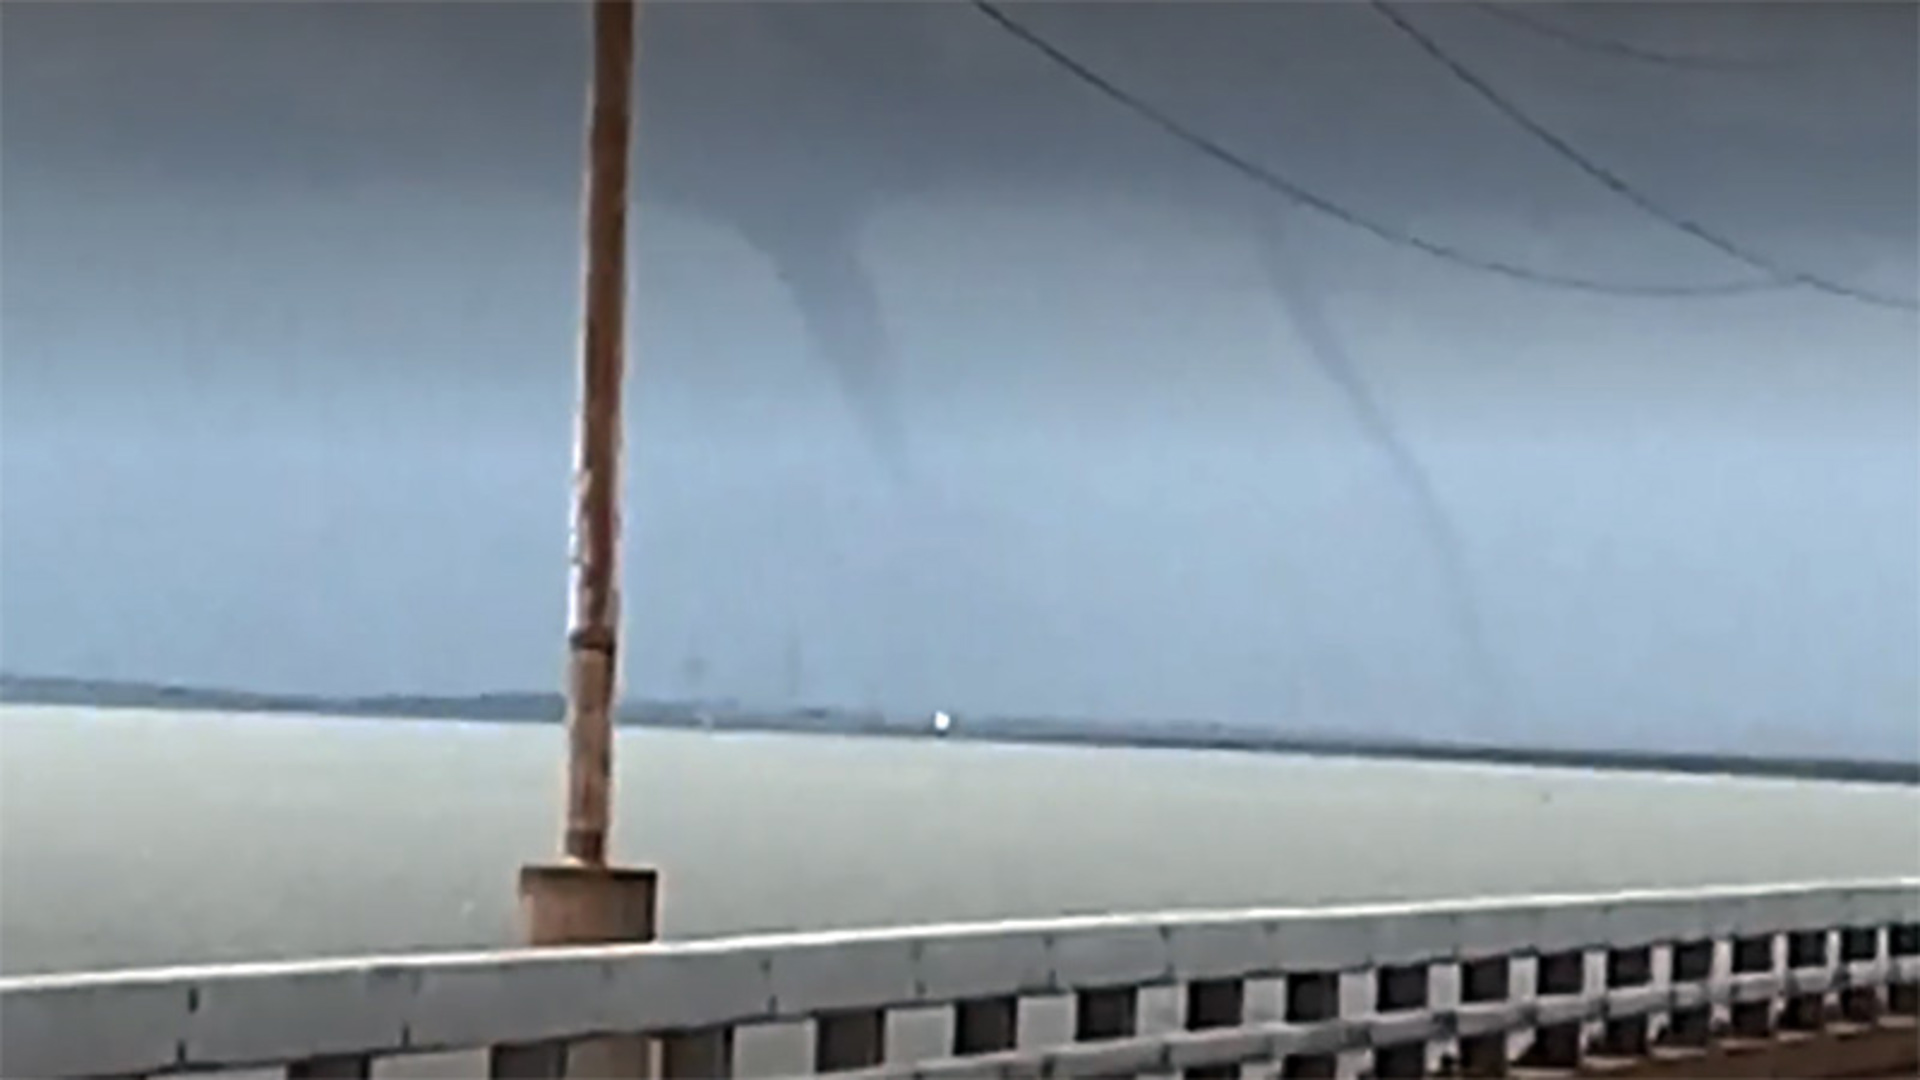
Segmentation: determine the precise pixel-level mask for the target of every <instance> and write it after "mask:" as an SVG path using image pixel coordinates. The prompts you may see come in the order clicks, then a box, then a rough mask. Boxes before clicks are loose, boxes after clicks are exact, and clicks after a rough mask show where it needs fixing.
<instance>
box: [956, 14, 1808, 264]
mask: <svg viewBox="0 0 1920 1080" xmlns="http://www.w3.org/2000/svg"><path fill="white" fill-rule="evenodd" d="M973 6H974V7H975V9H977V10H978V11H979V12H980V13H981V14H982V15H984V16H986V17H987V18H988V19H989V20H991V21H992V22H993V23H994V24H995V25H996V26H998V27H999V28H1000V29H1001V30H1003V31H1005V32H1006V33H1007V34H1008V35H1009V36H1011V37H1013V38H1015V39H1016V40H1018V41H1020V42H1021V43H1022V44H1024V45H1026V46H1027V47H1028V48H1031V49H1033V50H1034V51H1035V52H1038V53H1039V54H1040V55H1042V56H1044V57H1045V58H1047V59H1048V60H1049V61H1051V62H1052V63H1053V64H1054V65H1056V66H1057V67H1059V68H1061V69H1062V70H1063V71H1065V72H1066V73H1067V74H1069V75H1071V76H1073V77H1074V78H1075V79H1077V80H1079V81H1080V82H1082V83H1084V84H1085V85H1087V86H1088V87H1090V88H1091V89H1093V90H1095V91H1097V92H1099V93H1100V94H1101V95H1103V96H1105V97H1107V98H1108V99H1110V100H1112V101H1113V102H1115V103H1116V104H1119V105H1121V106H1122V107H1124V108H1126V109H1127V110H1128V111H1130V112H1132V113H1134V114H1135V115H1137V116H1138V117H1140V118H1141V119H1143V120H1145V121H1147V122H1148V123H1150V124H1152V125H1153V126H1155V127H1157V128H1159V129H1160V130H1161V131H1163V132H1165V133H1166V134H1167V135H1169V136H1171V137H1172V138H1174V139H1175V140H1177V141H1178V142H1181V143H1183V144H1185V145H1186V146H1187V147H1188V148H1190V149H1192V150H1194V151H1196V152H1198V153H1200V154H1201V155H1202V156H1204V157H1208V158H1211V159H1212V160H1214V161H1215V162H1217V163H1219V164H1221V165H1224V166H1226V167H1227V168H1229V169H1231V170H1233V171H1234V172H1236V173H1239V174H1240V175H1241V176H1243V177H1245V178H1246V179H1248V180H1251V181H1253V182H1254V183H1256V184H1258V185H1260V186H1261V187H1264V188H1267V189H1268V190H1271V191H1274V192H1277V193H1278V194H1280V195H1283V196H1285V197H1286V198H1288V199H1290V200H1292V201H1294V202H1296V203H1299V204H1300V205H1302V206H1305V207H1308V208H1309V209H1312V210H1315V211H1317V212H1319V213H1321V214H1323V215H1325V216H1327V217H1329V218H1332V219H1333V220H1335V221H1338V222H1340V223H1342V224H1344V225H1347V226H1349V227H1350V228H1354V229H1358V230H1360V231H1362V232H1365V233H1368V234H1371V235H1372V236H1375V237H1377V238H1379V239H1381V240H1384V241H1386V242H1387V243H1390V244H1395V245H1398V246H1400V247H1406V248H1412V249H1413V250H1415V251H1420V252H1424V253H1426V254H1427V255H1431V256H1433V257H1434V258H1437V259H1441V260H1444V261H1446V262H1450V263H1453V264H1455V265H1457V266H1463V267H1466V268H1468V269H1471V270H1478V271H1480V272H1482V273H1487V274H1494V275H1497V276H1500V277H1504V278H1508V279H1510V280H1514V281H1520V282H1525V283H1527V284H1530V285H1539V286H1548V287H1553V288H1560V289H1569V290H1573V291H1577V292H1587V293H1599V294H1602V295H1606V296H1634V297H1661V298H1684V297H1711V296H1737V295H1743V294H1748V293H1754V292H1762V291H1765V290H1768V289H1777V288H1780V287H1782V285H1783V284H1785V283H1784V282H1782V281H1781V280H1779V279H1778V277H1777V276H1776V277H1770V278H1763V279H1758V280H1755V279H1749V280H1746V281H1732V282H1722V283H1718V284H1711V285H1657V284H1636V283H1632V282H1613V281H1605V280H1601V279H1597V278H1588V277H1579V276H1573V275H1567V274H1556V273H1552V272H1550V271H1544V270H1537V269H1534V268H1532V267H1529V266H1523V265H1521V264H1519V263H1514V262H1508V261H1506V260H1503V259H1498V258H1494V257H1491V256H1485V255H1479V254H1476V253H1474V252H1471V251H1467V250H1464V249H1462V248H1457V247H1454V246H1453V245H1451V244H1446V243H1442V242H1440V241H1438V240H1432V239H1429V238H1427V237H1424V236H1421V235H1419V234H1417V233H1413V232H1409V231H1406V230H1404V229H1399V228H1396V227H1394V226H1391V225H1386V224H1383V223H1381V222H1379V221H1375V220H1374V219H1372V218H1369V217H1366V216H1364V215H1362V214H1360V213H1358V212H1357V211H1355V210H1353V209H1351V208H1349V207H1346V206H1343V205H1341V204H1340V203H1337V202H1335V201H1333V200H1332V199H1329V198H1327V197H1326V196H1324V195H1321V194H1319V193H1317V192H1315V191H1313V190H1312V189H1310V188H1308V187H1306V186H1304V185H1302V184H1300V183H1297V182H1296V181H1293V180H1290V179H1288V178H1286V177H1285V176H1282V175H1280V174H1279V173H1277V172H1275V171H1273V170H1271V169H1269V168H1267V167H1265V166H1263V165H1260V164H1258V163H1256V162H1254V161H1252V160H1250V159H1248V158H1246V157H1244V156H1242V155H1240V154H1238V153H1236V152H1234V151H1232V150H1229V149H1227V148H1226V147H1224V146H1222V145H1220V144H1219V143H1217V142H1214V141H1213V140H1212V139H1209V138H1207V137H1206V136H1204V135H1201V134H1199V133H1197V132H1195V131H1193V130H1192V129H1191V128H1188V127H1187V126H1186V125H1184V124H1182V123H1180V122H1179V121H1178V120H1175V119H1174V118H1173V117H1171V116H1169V115H1168V114H1166V113H1165V112H1162V111H1161V110H1160V109H1158V108H1156V107H1155V106H1153V105H1152V104H1150V103H1149V102H1147V101H1145V100H1144V99H1142V98H1140V97H1138V96H1136V95H1134V94H1133V93H1131V92H1129V91H1127V90H1125V89H1123V88H1121V87H1120V86H1118V85H1116V84H1115V83H1114V82H1112V81H1111V80H1109V79H1108V78H1106V77H1105V76H1103V75H1101V74H1099V73H1098V72H1096V71H1094V70H1093V69H1091V68H1089V67H1087V66H1086V65H1085V64H1083V63H1081V62H1080V61H1079V60H1076V59H1075V58H1073V57H1072V56H1070V55H1068V54H1067V53H1066V52H1064V51H1062V50H1061V49H1060V48H1059V47H1058V46H1056V45H1054V44H1053V43H1052V42H1050V41H1048V40H1046V39H1045V38H1043V37H1041V36H1040V35H1039V34H1037V33H1035V32H1034V31H1033V30H1031V29H1028V28H1027V27H1026V26H1025V25H1023V24H1022V23H1020V22H1019V21H1018V20H1016V19H1014V18H1013V17H1012V16H1010V15H1008V14H1007V13H1006V12H1005V11H1004V10H1002V9H1001V8H1000V6H999V5H998V4H996V3H993V2H991V0H973Z"/></svg>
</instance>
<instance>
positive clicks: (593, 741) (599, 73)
mask: <svg viewBox="0 0 1920 1080" xmlns="http://www.w3.org/2000/svg"><path fill="white" fill-rule="evenodd" d="M635 7H636V3H635V0H594V3H593V14H592V20H593V26H592V37H593V50H592V64H593V68H592V74H591V90H590V96H589V101H588V120H587V148H586V151H587V160H586V173H587V175H586V222H585V225H586V269H585V275H584V277H585V281H584V284H585V310H584V313H583V321H584V326H583V330H582V334H581V348H580V406H579V408H580V412H579V416H578V418H577V419H576V430H575V443H574V470H575V477H574V483H575V488H574V499H575V502H574V521H573V554H572V582H571V590H570V597H569V599H570V604H569V610H568V627H567V715H566V726H567V767H566V826H565V834H564V840H563V850H564V855H565V857H564V859H562V860H561V861H560V862H557V863H543V864H535V865H530V866H526V867H522V868H521V871H520V882H519V887H520V909H521V917H522V920H523V930H524V933H525V935H526V939H527V941H528V943H529V944H533V945H568V944H593V943H601V942H613V941H646V940H651V939H652V938H653V936H654V932H655V925H654V924H655V909H656V904H657V880H656V877H655V874H654V872H653V871H652V870H649V869H631V868H622V867H615V866H611V865H609V864H608V861H607V833H608V829H609V825H610V819H611V813H610V809H611V804H612V795H613V790H612V789H613V726H614V725H613V720H614V699H615V688H616V685H617V682H618V678H619V648H618V646H619V639H620V575H619V562H620V507H619V504H620V451H621V434H622V433H621V401H620V398H621V389H622V385H621V384H622V381H623V379H624V376H625V366H626V365H625V359H626V357H625V337H626V317H625V304H626V263H627V199H628V174H629V171H630V170H629V154H630V152H631V140H632V134H631V133H632V123H633V119H632V118H633V89H634V30H635V26H634V23H635ZM574 1049H575V1051H576V1053H575V1061H574V1062H573V1064H572V1065H571V1066H569V1065H566V1064H565V1063H562V1064H561V1068H563V1069H565V1070H566V1071H568V1072H572V1073H576V1074H584V1075H593V1076H644V1075H646V1073H647V1069H648V1065H647V1057H648V1051H647V1046H646V1044H645V1042H644V1041H643V1040H640V1039H607V1040H602V1041H600V1042H597V1043H594V1044H588V1045H584V1046H576V1047H575V1048H574Z"/></svg>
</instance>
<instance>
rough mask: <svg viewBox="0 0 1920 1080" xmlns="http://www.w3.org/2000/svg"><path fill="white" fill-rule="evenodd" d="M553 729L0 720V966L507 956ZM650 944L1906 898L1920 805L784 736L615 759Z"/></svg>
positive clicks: (1734, 786) (15, 714) (1771, 788)
mask: <svg viewBox="0 0 1920 1080" xmlns="http://www.w3.org/2000/svg"><path fill="white" fill-rule="evenodd" d="M561 750H562V741H561V735H560V732H559V730H558V729H557V728H554V727H533V726H504V725H484V724H454V723H418V722H398V721H366V720H334V719H325V718H296V717H285V716H275V717H248V716H229V715H212V714H188V713H152V712H107V711H86V710H72V709H46V708H30V707H18V706H6V707H4V708H0V969H3V970H6V971H9V972H21V971H33V970H50V969H61V968H79V967H101V966H117V965H125V964H142V963H158V962H171V961H186V960H207V959H234V958H248V957H268V956H286V955H294V954H302V953H312V952H316V951H320V952H348V951H361V950H386V949H406V948H417V947H425V946H433V947H444V946H461V945H473V944H491V943H501V942H506V941H508V940H509V939H510V937H511V935H512V932H513V927H512V918H513V903H512V900H513V873H514V868H515V867H516V866H517V865H518V864H520V863H521V862H523V861H526V860H529V859H533V858H539V857H543V856H546V855H548V854H550V853H551V852H552V851H553V850H554V849H555V847H556V845H557V843H558V821H559V809H558V807H559V779H560V774H559V763H560V754H561ZM618 763H619V764H618V770H619V775H618V790H617V792H616V801H617V806H618V808H619V821H618V824H617V826H616V829H615V835H614V838H613V843H614V849H615V852H616V853H617V855H618V856H619V857H620V858H621V859H622V860H624V861H637V862H645V863H648V864H651V865H655V866H659V867H663V868H664V869H665V894H664V899H663V913H662V917H663V921H664V924H665V930H666V932H667V934H668V935H670V936H688V935H701V934H712V933H715V932H725V931H737V930H746V929H776V928H792V927H817V926H834V925H860V924H872V923H888V922H899V921H907V920H928V919H948V918H979V917H989V916H1003V915H1035V914H1055V913H1067V912H1097V911H1107V910H1116V909H1141V908H1156V907H1180V906H1195V905H1207V906H1211V905H1227V904H1274V903H1295V902H1314V901H1325V900H1333V899H1375V898H1387V897H1432V896H1449V895H1463V894H1474V893H1484V892H1498V891H1523V890H1532V891H1539V890H1570V889H1589V888H1606V887H1616V886H1624V885H1670V884H1682V883H1686V884H1718V883H1731V882H1749V881H1766V880H1780V879H1794V878H1800V879H1804V878H1820V877H1855V876H1877V875H1886V874H1912V873H1920V793H1916V792H1915V791H1913V790H1912V789H1905V788H1887V787H1848V786H1841V785H1833V784H1813V783H1807V784H1801V783H1783V782H1777V781H1730V780H1715V779H1702V778H1667V777H1648V776H1600V775H1587V774H1580V773H1572V772H1554V771H1544V770H1507V769H1494V768H1481V767H1463V766H1439V765H1414V764H1396V763H1382V762H1346V761H1326V760H1306V759H1297V758H1286V757H1278V756H1261V755H1236V754H1225V753H1183V752H1166V751H1135V750H1089V749H1076V748H1036V747H996V746H984V745H965V744H952V743H939V744H936V743H916V742H902V741H870V740H856V739H831V738H818V737H811V738H809V737H786V736H772V735H706V734H698V733H691V732H627V733H624V734H623V735H622V736H621V739H620V743H619V757H618Z"/></svg>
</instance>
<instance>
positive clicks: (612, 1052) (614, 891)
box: [520, 862, 660, 1080]
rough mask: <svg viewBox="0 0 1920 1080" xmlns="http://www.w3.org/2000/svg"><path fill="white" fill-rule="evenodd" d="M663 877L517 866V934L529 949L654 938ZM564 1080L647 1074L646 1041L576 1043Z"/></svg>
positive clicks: (581, 866) (633, 1079)
mask: <svg viewBox="0 0 1920 1080" xmlns="http://www.w3.org/2000/svg"><path fill="white" fill-rule="evenodd" d="M659 892H660V878H659V875H658V874H656V873H655V872H654V871H652V870H644V869H634V868H628V867H615V866H592V865H588V864H586V863H577V862H559V863H536V864H533V865H529V866H523V867H521V868H520V932H521V935H522V937H523V938H524V939H525V940H526V942H527V944H529V945H536V946H555V945H612V944H622V943H638V942H646V941H652V940H653V939H654V936H655V933H656V930H657V925H658V924H657V922H656V916H655V912H656V909H657V906H658V903H659ZM563 1069H564V1072H565V1074H566V1075H568V1076H591V1077H609V1078H612V1077H618V1078H621V1080H640V1078H642V1077H647V1076H651V1075H653V1073H654V1069H653V1053H652V1043H651V1040H648V1039H646V1038H643V1037H640V1036H637V1035H636V1036H614V1037H610V1038H600V1039H592V1040H589V1041H586V1042H579V1043H574V1044H573V1045H572V1046H569V1047H568V1048H567V1051H566V1061H565V1064H564V1066H563Z"/></svg>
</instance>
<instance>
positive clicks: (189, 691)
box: [0, 675, 1920, 786]
mask: <svg viewBox="0 0 1920 1080" xmlns="http://www.w3.org/2000/svg"><path fill="white" fill-rule="evenodd" d="M0 704H12V705H53V706H60V705H65V706H73V707H79V708H124V709H136V708H137V709H163V710H181V711H205V712H253V713H304V714H317V715H325V716H338V717H352V718H360V719H370V720H371V719H395V720H399V719H406V720H464V721H480V722H488V723H510V724H540V723H557V722H558V721H559V720H560V717H561V714H562V709H563V702H562V700H561V698H560V696H559V695H558V694H535V693H504V694H476V695H467V696H413V695H376V696H366V697H328V696H321V695H298V694H258V693H250V692H247V691H238V690H221V689H210V688H205V687H190V686H170V685H163V684H157V683H139V682H120V681H111V680H96V679H68V678H50V677H36V676H18V675H0ZM619 722H620V724H621V726H623V727H643V728H661V729H669V730H673V729H678V730H709V731H728V732H766V733H788V734H811V735H859V736H867V737H883V738H916V739H926V740H929V741H932V740H936V739H941V738H945V739H948V740H954V741H964V742H999V743H1025V744H1044V745H1064V746H1088V747H1101V746H1105V747H1131V748H1142V749H1164V750H1227V751H1239V752H1244V753H1267V754H1288V755H1295V756H1317V757H1342V758H1370V759H1393V760H1404V761H1432V762H1451V763H1457V764H1483V765H1503V766H1512V767H1544V768H1566V769H1586V770H1594V771H1605V772H1652V773H1679V774H1686V775H1696V776H1728V777H1749V778H1771V779H1781V780H1823V781H1841V782H1849V783H1868V784H1898V785H1907V786H1920V760H1912V761H1897V760H1873V759H1849V758H1809V757H1767V756H1761V755H1741V754H1710V753H1663V752H1657V751H1635V750H1581V749H1558V748H1545V747H1521V746H1477V745H1469V744H1453V743H1422V742H1416V741H1412V740H1403V739H1366V738H1355V737H1335V736H1315V735H1301V734H1297V733H1294V734H1290V733H1286V732H1280V731H1271V730H1264V729H1259V728H1251V727H1245V726H1230V725H1222V724H1211V723H1203V722H1180V723H1174V722H1160V723H1154V722H1117V723H1097V724H1095V723H1088V722H1085V721H1074V720H1062V719H1044V718H1019V717H994V716H981V715H965V714H963V715H960V716H959V717H957V719H956V722H955V724H954V726H953V728H952V730H951V731H950V732H949V733H948V734H947V735H945V736H939V735H935V734H934V732H933V731H932V730H931V728H930V726H929V724H928V722H927V721H926V719H925V718H924V717H918V716H916V717H912V718H901V717H889V716H885V715H882V714H879V713H875V712H859V711H853V710H840V709H793V710H786V711H777V712H776V711H767V710H753V709H745V708H741V707H738V706H733V705H718V704H706V703H697V702H666V701H660V702H642V703H639V704H635V705H631V706H629V707H627V708H624V709H622V710H621V715H620V721H619Z"/></svg>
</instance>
